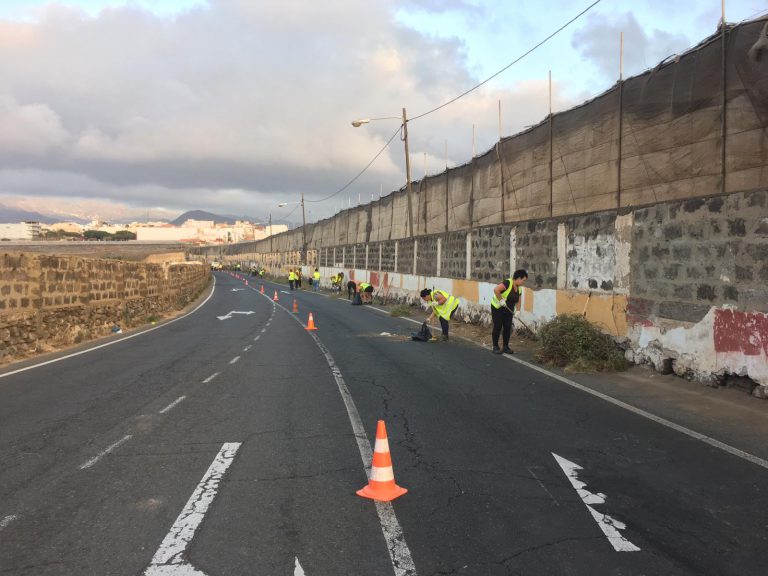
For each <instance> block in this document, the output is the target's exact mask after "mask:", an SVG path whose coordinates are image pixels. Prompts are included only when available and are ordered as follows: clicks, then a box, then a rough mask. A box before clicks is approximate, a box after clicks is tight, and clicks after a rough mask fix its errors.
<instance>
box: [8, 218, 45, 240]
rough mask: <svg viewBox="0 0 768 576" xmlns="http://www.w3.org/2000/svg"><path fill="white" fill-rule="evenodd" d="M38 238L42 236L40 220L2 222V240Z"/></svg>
mask: <svg viewBox="0 0 768 576" xmlns="http://www.w3.org/2000/svg"><path fill="white" fill-rule="evenodd" d="M38 238H40V222H19V223H18V224H0V239H2V240H37V239H38Z"/></svg>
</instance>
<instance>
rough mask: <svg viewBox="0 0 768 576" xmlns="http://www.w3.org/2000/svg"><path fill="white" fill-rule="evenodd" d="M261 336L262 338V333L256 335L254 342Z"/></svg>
mask: <svg viewBox="0 0 768 576" xmlns="http://www.w3.org/2000/svg"><path fill="white" fill-rule="evenodd" d="M259 338H261V334H259V335H258V336H256V337H255V338H254V339H253V341H254V342H256V341H257V340H258V339H259Z"/></svg>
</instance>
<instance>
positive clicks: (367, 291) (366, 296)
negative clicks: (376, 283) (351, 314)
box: [358, 282, 373, 304]
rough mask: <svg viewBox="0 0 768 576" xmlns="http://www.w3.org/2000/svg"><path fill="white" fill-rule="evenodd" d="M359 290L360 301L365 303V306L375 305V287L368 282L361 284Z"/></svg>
mask: <svg viewBox="0 0 768 576" xmlns="http://www.w3.org/2000/svg"><path fill="white" fill-rule="evenodd" d="M358 290H359V291H360V299H361V300H362V301H363V304H373V286H371V285H370V284H368V282H360V285H359V286H358Z"/></svg>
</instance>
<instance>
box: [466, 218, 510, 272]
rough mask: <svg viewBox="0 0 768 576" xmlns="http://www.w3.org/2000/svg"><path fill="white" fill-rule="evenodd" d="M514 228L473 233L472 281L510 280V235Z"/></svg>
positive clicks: (503, 227) (506, 227) (502, 227)
mask: <svg viewBox="0 0 768 576" xmlns="http://www.w3.org/2000/svg"><path fill="white" fill-rule="evenodd" d="M511 230H512V226H491V227H486V228H478V229H476V230H473V231H472V280H480V281H482V282H492V283H498V282H500V281H501V280H503V279H505V278H509V245H510V241H509V235H510V231H511Z"/></svg>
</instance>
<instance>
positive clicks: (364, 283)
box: [358, 282, 370, 292]
mask: <svg viewBox="0 0 768 576" xmlns="http://www.w3.org/2000/svg"><path fill="white" fill-rule="evenodd" d="M368 286H370V284H368V282H360V285H359V286H358V288H359V289H360V292H362V291H363V290H365V289H366V288H368Z"/></svg>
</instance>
